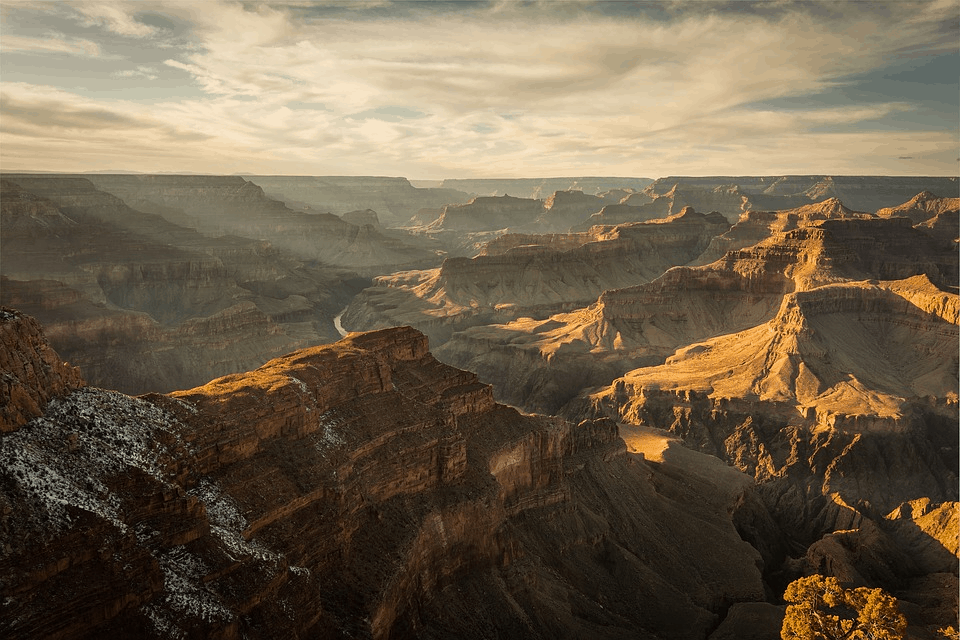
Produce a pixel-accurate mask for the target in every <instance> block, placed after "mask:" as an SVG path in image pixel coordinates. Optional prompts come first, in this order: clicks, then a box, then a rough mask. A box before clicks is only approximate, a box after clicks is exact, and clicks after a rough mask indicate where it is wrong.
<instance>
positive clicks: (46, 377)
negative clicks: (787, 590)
mask: <svg viewBox="0 0 960 640" xmlns="http://www.w3.org/2000/svg"><path fill="white" fill-rule="evenodd" d="M0 344H2V346H3V348H2V349H0V372H2V378H0V432H9V431H16V430H17V429H19V428H20V427H22V426H23V425H24V424H26V423H27V422H28V421H30V420H32V419H33V418H36V417H39V416H41V415H43V412H44V409H46V406H47V403H49V402H50V400H51V399H52V398H55V397H57V396H62V395H66V394H67V393H69V392H71V391H73V390H74V389H78V388H80V387H82V386H83V385H84V382H83V378H81V376H80V370H79V369H77V368H76V367H71V366H70V365H68V364H67V363H65V362H63V361H62V360H61V359H60V357H59V356H58V355H57V354H56V353H55V352H54V351H53V349H51V348H50V345H48V344H47V341H46V339H45V338H44V335H43V331H42V330H41V328H40V323H38V322H37V321H36V320H34V319H33V318H31V317H29V316H25V315H23V314H22V313H20V312H19V311H15V310H13V309H8V308H6V307H3V308H0Z"/></svg>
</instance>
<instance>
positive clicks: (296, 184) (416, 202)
mask: <svg viewBox="0 0 960 640" xmlns="http://www.w3.org/2000/svg"><path fill="white" fill-rule="evenodd" d="M245 178H246V179H247V180H249V181H250V182H252V183H254V184H257V185H259V186H261V187H263V189H264V191H265V192H266V193H267V194H269V195H270V197H272V198H274V199H275V200H280V201H283V202H285V203H287V205H288V206H289V207H290V208H292V209H304V210H312V211H314V212H327V213H334V214H338V215H342V214H344V213H348V212H350V211H355V210H363V209H372V210H374V211H376V212H378V214H379V215H380V216H382V217H383V220H384V222H385V223H386V226H391V227H392V226H399V225H402V224H404V223H406V222H407V221H408V220H409V219H410V218H411V217H413V216H414V215H416V214H417V212H418V211H419V210H420V209H427V208H439V207H442V206H443V205H445V204H457V203H461V202H466V201H467V200H469V198H470V195H469V194H468V193H464V192H463V191H458V190H457V189H449V188H429V189H420V188H416V187H414V186H413V185H412V184H410V182H409V181H408V180H407V179H406V178H390V177H377V176H252V175H251V176H245Z"/></svg>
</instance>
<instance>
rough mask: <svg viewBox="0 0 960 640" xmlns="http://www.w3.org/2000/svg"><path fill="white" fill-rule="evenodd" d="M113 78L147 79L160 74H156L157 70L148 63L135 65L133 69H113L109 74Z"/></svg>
mask: <svg viewBox="0 0 960 640" xmlns="http://www.w3.org/2000/svg"><path fill="white" fill-rule="evenodd" d="M110 75H111V76H113V77H114V78H137V77H140V78H146V79H147V80H156V79H157V78H159V77H160V76H158V75H157V70H156V69H155V68H153V67H150V66H148V65H142V64H141V65H137V67H136V68H135V69H123V70H121V71H114V72H113V73H112V74H110Z"/></svg>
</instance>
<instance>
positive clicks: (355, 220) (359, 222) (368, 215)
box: [340, 209, 380, 227]
mask: <svg viewBox="0 0 960 640" xmlns="http://www.w3.org/2000/svg"><path fill="white" fill-rule="evenodd" d="M340 217H341V218H342V219H343V221H344V222H349V223H350V224H352V225H356V226H358V227H362V226H363V225H365V224H369V225H370V226H372V227H379V226H380V218H378V217H377V212H376V211H374V210H373V209H363V210H357V211H348V212H346V213H345V214H343V215H342V216H340Z"/></svg>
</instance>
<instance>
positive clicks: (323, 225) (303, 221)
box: [5, 174, 438, 274]
mask: <svg viewBox="0 0 960 640" xmlns="http://www.w3.org/2000/svg"><path fill="white" fill-rule="evenodd" d="M5 177H7V178H8V179H10V180H13V181H14V182H16V183H17V184H19V185H20V186H21V187H23V188H24V189H25V190H27V191H29V192H31V193H35V194H37V195H40V196H43V197H45V198H48V199H50V200H52V201H54V202H56V203H57V204H58V205H59V206H61V207H63V206H68V205H74V206H86V207H88V211H89V210H90V207H93V206H97V214H99V215H103V214H102V213H101V211H100V210H101V209H103V204H102V202H101V201H102V199H103V195H102V194H103V193H104V192H107V193H109V194H113V195H114V196H115V197H117V198H119V200H120V201H122V202H121V204H123V203H125V204H126V205H128V206H129V207H130V208H133V209H136V210H139V211H143V212H147V213H153V214H156V215H159V216H161V217H163V218H164V219H166V220H168V221H170V222H173V223H175V224H176V225H179V226H181V227H187V228H193V229H197V230H199V231H201V232H203V233H205V234H208V235H217V236H220V235H227V234H233V235H239V236H243V237H247V238H252V239H257V240H267V241H270V242H272V243H273V244H274V245H275V246H277V247H280V248H283V249H285V250H287V251H289V252H291V253H293V254H294V255H296V256H298V257H300V258H302V259H310V260H322V261H323V262H325V263H327V264H331V265H337V266H340V267H347V268H350V269H353V270H356V271H360V272H363V273H365V274H366V273H385V272H389V271H391V270H394V269H398V268H410V267H423V266H429V265H431V264H434V263H436V262H437V261H438V260H437V258H436V255H435V254H434V252H433V251H432V250H431V249H430V248H428V247H421V246H415V244H416V243H417V239H415V238H409V237H408V236H407V235H406V234H402V233H386V232H381V231H380V230H377V229H370V228H366V227H358V226H357V225H354V224H350V223H349V222H346V221H344V220H342V219H341V218H340V217H339V216H336V215H333V214H331V213H327V212H325V211H324V210H320V211H318V212H315V213H304V212H302V211H294V210H291V209H289V208H288V207H287V206H286V205H284V203H283V202H280V201H278V200H274V199H272V198H269V197H267V196H266V195H265V194H264V192H263V189H262V188H261V187H260V186H258V185H257V184H254V183H253V182H249V181H247V180H244V179H243V178H241V177H239V176H197V175H136V174H134V175H130V174H123V175H110V174H91V175H85V176H57V175H16V174H5ZM90 185H93V186H95V187H96V190H99V193H100V194H101V195H99V196H96V197H97V198H98V199H97V200H96V201H94V200H91V196H92V195H93V194H92V193H91V192H92V191H94V190H91V189H90V188H89V186H90ZM410 188H411V189H412V188H413V187H410ZM358 208H361V207H358V206H351V207H349V208H347V209H346V210H345V211H350V210H354V209H358ZM408 240H409V241H408Z"/></svg>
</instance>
